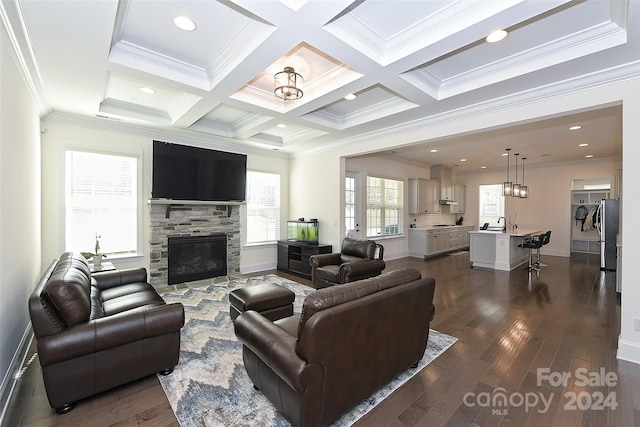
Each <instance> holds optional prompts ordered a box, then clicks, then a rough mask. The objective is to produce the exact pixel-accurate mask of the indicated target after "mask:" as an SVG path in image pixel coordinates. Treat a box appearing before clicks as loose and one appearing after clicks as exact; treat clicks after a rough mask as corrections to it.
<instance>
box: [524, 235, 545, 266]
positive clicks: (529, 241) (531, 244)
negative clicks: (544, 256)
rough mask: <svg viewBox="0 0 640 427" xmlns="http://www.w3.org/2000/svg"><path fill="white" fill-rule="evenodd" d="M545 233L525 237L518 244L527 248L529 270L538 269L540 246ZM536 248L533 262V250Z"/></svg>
mask: <svg viewBox="0 0 640 427" xmlns="http://www.w3.org/2000/svg"><path fill="white" fill-rule="evenodd" d="M546 234H547V233H542V234H540V235H538V236H532V237H529V238H525V239H524V240H523V241H522V243H521V244H519V245H518V246H519V247H521V248H526V249H529V271H536V272H539V271H540V248H541V247H542V245H543V244H544V241H545V238H546ZM534 249H535V250H536V262H535V263H534V262H533V250H534Z"/></svg>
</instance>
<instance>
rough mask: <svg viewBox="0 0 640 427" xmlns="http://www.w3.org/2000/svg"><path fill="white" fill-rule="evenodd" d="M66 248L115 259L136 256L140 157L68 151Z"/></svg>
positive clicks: (138, 249)
mask: <svg viewBox="0 0 640 427" xmlns="http://www.w3.org/2000/svg"><path fill="white" fill-rule="evenodd" d="M65 157H66V159H65V175H66V177H65V249H66V250H67V251H76V252H90V253H94V252H95V246H96V238H98V239H99V242H100V253H103V254H107V255H111V256H114V255H115V256H118V255H134V254H138V253H140V252H141V245H140V240H141V239H140V237H139V234H140V233H139V224H141V219H140V215H139V211H140V208H139V201H140V200H139V199H140V179H139V176H138V174H139V170H140V168H139V162H140V156H136V155H127V154H105V153H96V152H88V151H78V150H67V151H66V153H65Z"/></svg>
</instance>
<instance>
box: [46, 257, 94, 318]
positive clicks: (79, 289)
mask: <svg viewBox="0 0 640 427" xmlns="http://www.w3.org/2000/svg"><path fill="white" fill-rule="evenodd" d="M89 283H90V282H89V279H88V277H87V276H86V275H85V273H84V272H83V271H82V270H80V269H78V268H75V267H72V266H71V263H68V264H67V265H66V267H64V268H62V267H61V266H58V267H56V269H55V270H54V271H53V273H52V274H51V276H50V278H49V280H48V281H47V284H46V285H45V288H44V295H45V297H46V298H47V300H48V301H49V303H50V304H51V305H52V306H53V308H54V309H55V311H56V313H57V314H58V316H59V317H60V318H61V319H62V320H63V321H64V322H65V324H66V326H67V327H71V326H73V325H76V324H78V323H81V322H86V321H88V320H89V316H90V314H91V302H90V298H89V297H90V292H91V289H90V284H89Z"/></svg>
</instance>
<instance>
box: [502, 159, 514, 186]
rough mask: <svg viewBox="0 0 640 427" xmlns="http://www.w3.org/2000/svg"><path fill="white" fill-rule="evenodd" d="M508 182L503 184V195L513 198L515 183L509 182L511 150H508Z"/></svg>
mask: <svg viewBox="0 0 640 427" xmlns="http://www.w3.org/2000/svg"><path fill="white" fill-rule="evenodd" d="M506 150H507V180H506V181H504V182H503V183H502V195H503V196H511V195H512V194H513V182H511V181H510V180H509V152H510V151H511V148H507V149H506Z"/></svg>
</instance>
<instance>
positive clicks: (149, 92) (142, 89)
mask: <svg viewBox="0 0 640 427" xmlns="http://www.w3.org/2000/svg"><path fill="white" fill-rule="evenodd" d="M140 92H144V93H148V94H149V95H153V94H154V93H156V90H155V89H153V88H150V87H141V88H140Z"/></svg>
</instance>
